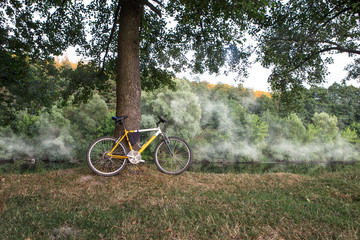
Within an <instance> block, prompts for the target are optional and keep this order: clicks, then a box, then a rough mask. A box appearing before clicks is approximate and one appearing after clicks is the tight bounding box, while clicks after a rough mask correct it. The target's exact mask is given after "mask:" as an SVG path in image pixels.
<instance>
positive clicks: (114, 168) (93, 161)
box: [86, 137, 128, 177]
mask: <svg viewBox="0 0 360 240" xmlns="http://www.w3.org/2000/svg"><path fill="white" fill-rule="evenodd" d="M116 140H117V139H116V138H114V137H100V138H98V139H96V140H95V141H94V142H93V143H92V144H90V146H89V148H88V151H87V154H86V161H87V164H88V166H89V167H90V169H91V170H92V171H93V172H94V173H96V174H98V175H101V176H105V177H110V176H114V175H116V174H118V173H120V172H121V171H122V170H123V169H124V168H125V166H126V164H127V161H128V160H127V159H126V158H125V159H118V158H111V157H107V156H106V155H105V154H106V153H107V152H109V151H110V150H111V149H112V148H113V146H114V144H115V143H116ZM113 154H116V155H120V156H126V154H127V151H126V148H125V147H124V145H123V144H122V143H119V145H118V146H117V148H116V149H115V151H114V152H113Z"/></svg>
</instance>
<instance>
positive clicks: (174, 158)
mask: <svg viewBox="0 0 360 240" xmlns="http://www.w3.org/2000/svg"><path fill="white" fill-rule="evenodd" d="M168 140H169V141H168V144H167V143H166V142H165V141H164V140H163V141H161V142H160V143H159V144H158V145H157V146H156V149H155V153H154V158H155V164H156V166H157V167H158V169H159V170H160V171H161V172H163V173H166V174H172V175H176V174H180V173H183V172H184V171H185V170H186V169H188V168H189V167H190V164H191V162H192V152H191V149H190V147H189V145H188V144H187V143H186V142H185V141H184V140H182V139H180V138H177V137H169V138H168Z"/></svg>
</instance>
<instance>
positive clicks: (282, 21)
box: [259, 0, 360, 100]
mask: <svg viewBox="0 0 360 240" xmlns="http://www.w3.org/2000/svg"><path fill="white" fill-rule="evenodd" d="M359 9H360V6H359V4H358V2H357V1H352V0H328V1H317V0H291V1H285V2H284V1H274V2H272V4H271V7H270V9H269V12H268V15H267V17H266V20H265V21H262V22H260V23H259V24H260V27H259V28H260V29H261V32H262V34H260V35H259V42H260V50H259V56H260V57H259V58H260V61H261V62H262V64H263V65H264V66H266V67H272V74H271V76H270V78H269V82H270V83H271V87H272V89H273V90H279V91H281V92H286V91H290V92H298V91H299V90H300V91H301V89H302V87H303V86H304V84H305V83H306V84H309V85H317V84H319V83H322V82H324V80H325V76H326V74H327V64H330V63H332V58H331V56H329V55H324V54H337V53H347V54H348V55H349V56H358V55H359V54H360V51H359V37H360V32H359V28H358V21H359V17H360V15H359V13H360V11H359ZM356 62H358V59H355V62H354V64H352V65H350V66H349V67H348V70H350V73H349V78H355V79H356V78H358V74H357V73H358V71H357V70H356V69H357V68H358V67H357V66H356V64H355V63H356ZM289 100H290V99H289Z"/></svg>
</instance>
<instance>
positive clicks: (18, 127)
mask: <svg viewBox="0 0 360 240" xmlns="http://www.w3.org/2000/svg"><path fill="white" fill-rule="evenodd" d="M173 82H174V83H176V90H172V89H171V88H163V89H157V90H155V91H153V92H144V93H143V94H142V113H143V114H142V119H141V120H142V121H141V122H142V128H154V127H155V126H156V122H157V121H158V119H157V115H162V116H164V117H166V119H167V120H168V121H169V122H168V124H167V125H166V129H167V131H168V135H169V136H179V137H182V138H184V139H185V140H186V141H187V142H188V143H189V144H190V146H191V147H192V149H193V153H194V159H195V162H222V163H224V162H226V163H236V162H249V161H252V162H259V161H295V162H296V161H302V162H307V161H321V162H325V161H335V160H336V161H352V160H355V159H357V158H358V157H359V155H360V151H359V139H360V138H359V136H358V134H359V126H358V125H359V124H358V123H356V122H353V123H352V124H350V125H345V126H346V128H343V129H341V128H340V126H341V125H340V123H339V122H338V120H337V119H338V117H337V116H335V115H332V114H331V113H325V112H320V113H318V112H316V111H317V110H320V109H328V111H331V109H336V108H334V107H329V106H334V105H335V106H336V104H338V103H337V101H336V100H339V99H337V98H335V97H333V98H329V97H328V95H329V93H328V91H329V90H327V89H322V88H321V89H318V88H316V89H315V90H316V91H315V90H314V89H309V90H308V91H309V92H305V94H304V96H311V97H307V99H306V102H312V103H313V105H312V106H311V108H309V110H310V111H309V112H307V111H299V112H300V113H299V114H298V113H291V114H289V115H287V116H285V117H283V116H281V115H279V114H278V113H277V112H278V111H277V110H276V111H275V110H274V108H272V107H268V106H273V107H275V106H276V104H277V103H276V101H277V100H276V99H270V98H268V97H265V98H266V101H263V103H264V106H261V105H260V104H261V103H262V101H258V99H261V98H262V97H260V98H254V96H252V95H251V94H252V93H251V91H248V90H246V89H244V88H242V87H241V86H239V87H231V86H229V85H225V84H220V85H210V84H208V83H206V82H199V83H194V82H189V81H187V80H185V79H174V80H173ZM341 88H343V87H342V86H341ZM344 88H345V87H344ZM346 88H347V87H346ZM329 89H330V88H329ZM331 89H334V88H331ZM314 93H316V94H314ZM113 94H114V92H108V93H105V92H103V93H102V95H99V94H94V95H93V97H92V99H91V100H90V101H89V102H88V103H86V104H84V103H82V104H78V105H72V106H66V107H64V108H58V107H55V106H54V107H53V108H52V109H51V110H50V111H48V112H47V111H43V112H41V113H40V114H39V115H38V116H36V115H33V114H30V113H28V112H21V113H19V114H18V116H17V118H18V119H19V120H18V121H17V122H14V124H13V125H12V126H11V128H10V127H8V128H1V129H0V139H1V140H0V155H1V158H18V159H22V158H36V159H38V158H40V159H41V158H42V159H50V160H75V159H84V157H85V152H86V150H87V147H88V145H89V144H90V142H91V141H93V140H94V139H95V138H97V137H99V136H104V135H112V133H113V130H114V122H113V121H112V120H111V116H112V115H114V113H115V112H114V104H113V102H112V101H110V99H113ZM356 97H357V96H356V95H355V94H354V95H349V99H348V100H347V101H349V102H352V103H355V102H356V101H357V100H356V99H357V98H356ZM323 99H328V100H327V101H325V100H323ZM340 99H341V98H340ZM259 105H260V106H259ZM349 105H350V104H349ZM254 106H256V107H254ZM307 106H310V104H308V103H307ZM254 109H264V110H262V112H259V114H255V113H254V112H253V110H254ZM266 109H267V110H266ZM265 110H266V111H265ZM312 112H314V113H312ZM301 114H302V115H301ZM310 114H312V116H311V118H310V121H306V118H305V117H304V116H309V115H310ZM344 114H347V113H345V112H343V111H342V112H338V116H339V118H340V119H346V118H350V116H351V115H349V116H344ZM353 116H354V115H353ZM301 117H303V119H305V120H303V119H302V118H301ZM130 120H131V119H130ZM152 134H153V133H148V134H146V133H143V134H142V143H144V142H145V141H146V140H147V139H149V138H150V137H151V135H152ZM155 145H156V144H152V145H150V148H149V149H148V151H147V152H145V153H144V157H145V158H144V159H146V160H151V159H152V153H153V149H154V147H155Z"/></svg>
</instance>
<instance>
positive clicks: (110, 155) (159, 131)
mask: <svg viewBox="0 0 360 240" xmlns="http://www.w3.org/2000/svg"><path fill="white" fill-rule="evenodd" d="M150 131H157V132H156V133H155V134H154V135H153V136H152V137H151V138H150V139H149V140H148V141H147V142H146V143H145V144H144V145H143V146H142V147H141V148H140V150H139V151H138V152H139V153H140V154H141V153H142V152H143V151H144V150H145V149H146V148H147V146H149V145H150V143H152V141H154V139H155V138H156V137H157V136H158V135H159V134H161V133H162V132H161V129H160V127H158V128H149V129H140V130H130V131H127V130H125V133H124V135H122V136H121V138H119V139H118V140H117V141H116V144H115V146H114V147H113V148H112V149H111V151H110V152H108V153H107V154H106V156H108V157H112V158H118V159H124V158H128V157H127V156H120V155H113V154H112V153H113V152H114V151H115V149H116V148H117V146H118V145H119V143H120V142H121V141H122V140H123V139H124V138H125V137H126V141H127V143H128V145H129V148H130V151H132V150H133V148H132V146H131V143H130V141H129V137H128V134H129V133H132V132H150Z"/></svg>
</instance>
